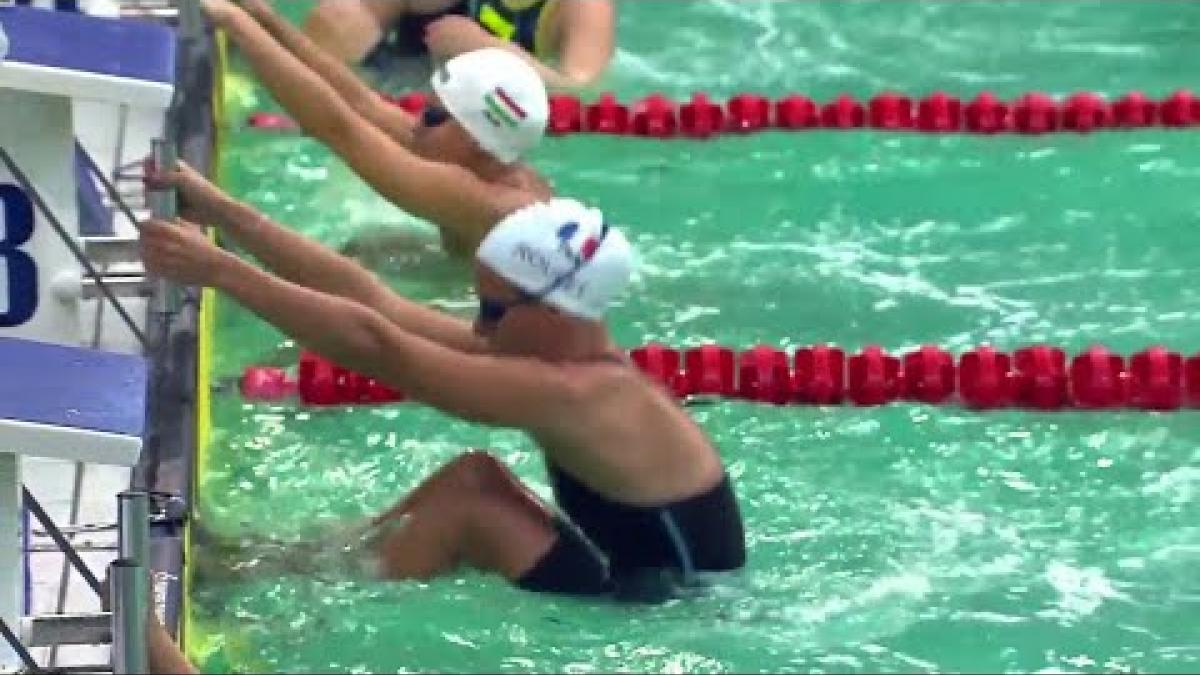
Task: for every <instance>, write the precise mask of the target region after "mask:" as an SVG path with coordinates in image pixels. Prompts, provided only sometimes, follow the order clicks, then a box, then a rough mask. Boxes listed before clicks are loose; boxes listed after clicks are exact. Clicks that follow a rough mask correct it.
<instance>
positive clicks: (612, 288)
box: [475, 199, 635, 320]
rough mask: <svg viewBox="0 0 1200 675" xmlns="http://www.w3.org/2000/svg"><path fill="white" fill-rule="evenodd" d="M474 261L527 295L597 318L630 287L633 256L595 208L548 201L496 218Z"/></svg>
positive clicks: (561, 308)
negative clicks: (496, 221) (477, 260)
mask: <svg viewBox="0 0 1200 675" xmlns="http://www.w3.org/2000/svg"><path fill="white" fill-rule="evenodd" d="M475 255H476V257H477V258H478V259H479V262H481V263H483V264H484V265H486V266H487V267H488V268H490V269H491V270H492V271H493V272H495V273H496V274H498V275H499V276H501V277H503V278H504V279H505V280H507V281H508V282H509V283H511V284H513V285H514V286H516V287H517V288H519V289H520V290H522V291H523V292H524V293H525V294H526V295H527V296H529V297H531V298H533V299H536V300H538V301H540V302H542V303H545V304H547V305H550V306H552V307H555V308H557V309H560V310H562V311H563V312H565V313H567V314H571V315H573V316H577V317H581V318H584V319H592V320H598V319H599V318H600V317H602V316H603V315H604V312H605V311H606V310H607V309H608V307H609V305H611V304H612V303H613V301H614V300H616V299H617V297H618V296H620V295H621V293H622V292H624V291H625V289H626V288H627V287H628V286H629V282H630V280H631V278H632V276H633V268H634V264H635V255H634V252H633V247H632V246H630V244H629V240H627V239H626V238H625V235H624V234H622V233H621V231H620V230H618V229H617V228H615V227H612V226H610V225H608V224H607V223H606V222H604V216H603V214H601V213H600V211H599V209H593V208H588V207H585V206H584V205H583V204H580V203H579V202H577V201H575V200H574V199H552V200H550V201H548V202H539V203H535V204H531V205H529V206H526V207H525V208H523V209H520V210H518V211H516V212H514V213H512V214H510V215H509V216H508V217H507V218H505V219H504V220H502V221H500V222H499V223H498V224H497V225H496V226H495V227H494V228H492V231H491V232H489V233H488V235H487V237H485V238H484V240H483V243H481V244H480V245H479V250H478V251H477V252H476V254H475Z"/></svg>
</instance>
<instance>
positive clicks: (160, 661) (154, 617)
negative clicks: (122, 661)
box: [146, 607, 200, 675]
mask: <svg viewBox="0 0 1200 675" xmlns="http://www.w3.org/2000/svg"><path fill="white" fill-rule="evenodd" d="M149 615H150V616H149V618H148V619H147V622H146V655H147V661H148V662H147V665H148V666H149V667H150V668H149V670H150V672H151V673H164V674H165V673H180V674H185V675H191V674H192V673H198V672H200V671H199V670H197V669H196V667H195V666H193V665H192V663H191V662H190V661H188V660H187V657H186V656H184V655H183V652H182V651H181V650H180V649H179V646H178V645H176V644H175V641H174V640H172V639H171V635H170V634H169V633H167V629H166V627H164V626H163V625H162V623H161V622H160V621H159V620H158V614H157V613H156V612H155V611H154V608H153V607H151V608H150V611H149Z"/></svg>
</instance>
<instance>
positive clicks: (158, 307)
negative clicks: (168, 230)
mask: <svg viewBox="0 0 1200 675" xmlns="http://www.w3.org/2000/svg"><path fill="white" fill-rule="evenodd" d="M151 143H152V146H151V147H152V149H153V157H154V170H155V171H156V172H160V173H163V172H167V171H173V170H174V169H175V166H176V164H177V163H178V157H177V156H176V152H175V144H174V143H172V142H170V141H168V140H167V139H162V138H156V139H154V140H153V141H151ZM146 197H147V199H148V201H149V203H150V212H151V213H152V214H153V215H154V217H155V218H161V219H163V220H170V219H173V218H175V216H176V215H177V214H178V213H179V204H178V200H177V199H176V195H175V190H174V189H166V190H151V191H150V192H148V193H147V195H146ZM173 286H174V285H173V284H172V283H171V282H169V281H167V280H166V279H155V280H154V295H153V296H152V297H151V299H150V303H151V308H152V309H151V311H152V312H156V313H159V314H170V313H173V312H175V311H178V309H179V302H178V298H177V297H176V296H175V292H174V289H173Z"/></svg>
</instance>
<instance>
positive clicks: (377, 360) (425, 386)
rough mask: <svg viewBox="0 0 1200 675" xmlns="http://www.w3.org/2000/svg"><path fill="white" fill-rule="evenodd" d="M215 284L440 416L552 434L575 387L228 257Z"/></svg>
mask: <svg viewBox="0 0 1200 675" xmlns="http://www.w3.org/2000/svg"><path fill="white" fill-rule="evenodd" d="M218 264H219V265H220V266H221V268H220V269H219V270H217V271H216V272H215V275H216V276H215V278H214V279H213V282H212V283H213V285H215V286H216V287H217V288H218V289H220V290H221V291H224V292H225V293H227V294H229V295H230V296H232V297H233V298H234V299H236V300H237V301H238V302H240V303H241V304H242V305H243V306H245V307H246V308H247V309H249V310H251V311H252V312H254V313H255V314H257V315H259V316H260V317H262V318H263V319H265V320H267V321H268V322H270V323H272V324H274V325H275V326H276V327H278V328H279V329H280V330H282V331H283V332H284V333H286V334H288V335H290V336H291V337H293V338H294V339H295V340H296V341H297V342H298V343H300V344H301V345H304V346H305V347H307V348H308V349H311V350H313V351H315V352H316V353H318V354H320V355H322V356H324V357H325V358H327V359H330V360H332V361H334V362H335V363H337V364H339V365H341V366H342V367H344V368H349V369H351V370H353V371H355V372H358V373H361V374H363V375H366V376H367V377H371V378H374V379H375V380H377V381H379V382H381V383H383V384H385V385H388V386H391V387H394V388H396V389H399V390H401V391H403V392H404V393H405V394H407V395H408V396H410V397H412V398H413V399H414V400H417V401H420V402H422V403H424V404H426V405H429V406H432V407H434V408H437V409H438V410H441V411H442V412H445V413H448V414H451V415H455V416H457V417H461V418H463V419H466V420H470V421H474V422H477V423H480V424H487V425H490V426H499V427H510V428H521V429H526V430H529V431H534V432H536V431H542V430H549V429H548V428H547V427H548V426H549V425H551V424H553V423H554V421H555V420H559V419H564V418H566V417H567V416H564V415H563V413H564V412H567V411H569V410H570V408H571V407H572V406H576V405H578V404H579V401H580V400H581V398H580V396H579V395H578V393H577V392H578V385H577V384H576V383H575V382H574V381H572V380H571V379H570V378H568V377H567V376H566V375H564V374H563V373H562V372H560V371H558V370H556V369H551V368H548V367H546V366H544V365H542V364H539V363H537V362H534V361H531V360H527V359H518V358H505V359H501V358H496V357H491V356H485V355H480V354H464V353H462V352H458V351H454V350H451V349H447V348H446V347H443V346H441V345H438V344H436V343H434V342H431V341H429V340H426V339H424V338H422V337H420V336H417V335H413V334H412V333H409V332H408V331H405V330H403V329H401V328H399V327H397V326H396V325H395V324H393V323H391V322H389V321H387V320H386V319H384V318H383V316H382V315H380V314H379V313H378V312H376V311H374V310H372V309H370V308H368V307H366V306H364V305H361V304H359V303H356V302H353V301H350V300H346V299H345V298H339V297H336V296H333V295H329V294H326V293H321V292H319V291H314V290H312V289H308V288H304V287H302V286H299V285H297V284H293V283H291V282H288V281H284V280H283V279H280V278H279V277H276V276H274V275H272V274H270V273H268V272H265V271H263V270H260V269H258V268H257V267H254V266H253V265H250V264H248V263H246V262H245V261H243V260H241V259H240V258H238V257H237V256H234V255H232V254H225V255H224V256H223V257H222V258H221V262H220V263H218Z"/></svg>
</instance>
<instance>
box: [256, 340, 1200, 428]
mask: <svg viewBox="0 0 1200 675" xmlns="http://www.w3.org/2000/svg"><path fill="white" fill-rule="evenodd" d="M629 358H630V360H631V361H632V363H633V365H634V366H635V367H636V368H638V369H639V370H640V371H641V372H642V373H644V374H645V375H646V377H647V378H649V379H650V380H652V381H654V382H656V383H657V384H659V385H660V386H662V387H663V389H664V390H666V391H667V392H669V393H670V394H671V395H672V396H674V397H676V398H680V399H685V398H689V397H693V396H703V397H717V398H724V399H734V400H744V401H755V402H760V403H771V404H774V405H785V404H789V403H795V404H809V405H838V404H842V403H844V402H847V401H848V402H849V403H851V404H853V405H857V406H878V405H885V404H888V403H893V402H896V401H901V400H903V401H913V402H920V403H925V404H929V405H939V404H950V403H957V404H961V405H963V406H965V407H967V408H970V409H974V410H992V409H1000V408H1012V407H1019V408H1024V409H1033V410H1047V411H1048V410H1061V409H1066V408H1074V409H1083V410H1111V409H1117V408H1126V409H1139V410H1152V411H1168V410H1178V409H1180V408H1184V407H1189V408H1200V353H1198V354H1196V355H1194V356H1192V357H1190V358H1184V357H1183V356H1182V355H1181V354H1179V353H1178V352H1172V351H1169V350H1168V349H1167V348H1165V347H1162V346H1158V345H1156V346H1152V347H1149V348H1147V349H1144V350H1142V351H1140V352H1138V353H1136V354H1134V355H1133V356H1132V357H1130V358H1129V359H1128V361H1126V359H1125V358H1124V357H1123V356H1121V355H1119V354H1114V353H1113V352H1111V351H1109V350H1108V349H1107V348H1106V347H1103V346H1100V345H1095V346H1092V347H1089V348H1088V349H1086V350H1084V351H1083V352H1081V353H1079V354H1077V355H1075V356H1074V357H1071V358H1070V359H1068V357H1067V354H1066V352H1064V351H1063V350H1062V349H1059V348H1057V347H1051V346H1048V345H1031V346H1028V347H1024V348H1021V349H1018V350H1017V351H1015V352H1013V353H1012V354H1008V353H1005V352H1001V351H998V350H996V349H995V348H993V347H991V346H987V345H984V346H981V347H978V348H976V349H972V350H970V351H967V352H965V353H963V354H962V355H961V356H960V357H959V358H958V359H957V362H956V360H955V357H954V356H953V355H952V354H950V352H948V351H946V350H945V349H942V348H941V347H937V346H935V345H924V346H922V347H920V348H918V349H915V350H912V351H910V352H908V353H905V354H903V355H902V356H895V355H892V354H889V353H888V352H887V351H886V350H884V349H883V348H882V347H880V346H879V345H868V346H867V347H865V348H863V349H862V350H861V351H860V352H858V353H857V354H853V355H851V356H847V355H846V353H845V352H844V351H843V350H842V349H841V348H839V347H835V346H832V345H824V344H820V345H814V346H809V347H800V348H798V349H796V350H795V353H794V355H793V356H792V357H790V358H789V356H788V354H787V352H786V351H784V350H782V349H779V348H776V347H772V346H769V345H757V346H755V347H752V348H750V349H747V350H744V351H735V350H733V349H730V348H729V347H724V346H720V345H711V344H710V345H703V346H699V347H692V348H690V349H686V350H683V351H681V350H678V349H674V348H672V347H669V346H666V345H662V344H658V343H653V344H648V345H644V346H641V347H637V348H635V349H631V350H630V351H629ZM296 373H297V375H296V378H295V379H292V378H291V377H290V376H289V375H288V373H287V371H286V370H284V369H282V368H272V367H265V366H251V367H249V368H246V369H245V372H244V373H243V374H242V377H241V380H240V383H239V384H240V387H239V388H240V391H241V393H242V397H243V398H244V399H245V400H248V401H264V402H279V401H285V400H291V399H298V400H299V402H300V403H302V404H304V405H312V406H334V405H363V404H382V403H395V402H398V401H403V400H405V397H404V395H403V394H402V393H400V392H397V391H395V390H393V389H390V388H388V387H386V386H384V385H382V384H380V383H378V382H375V381H374V380H371V379H370V378H367V377H364V376H362V375H359V374H357V373H354V372H352V371H349V370H347V369H345V368H341V367H339V366H338V365H337V364H335V363H332V362H330V361H329V360H328V359H324V358H322V357H320V356H317V355H316V354H313V353H311V352H303V353H302V354H301V356H300V361H299V364H298V367H297V369H296Z"/></svg>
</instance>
